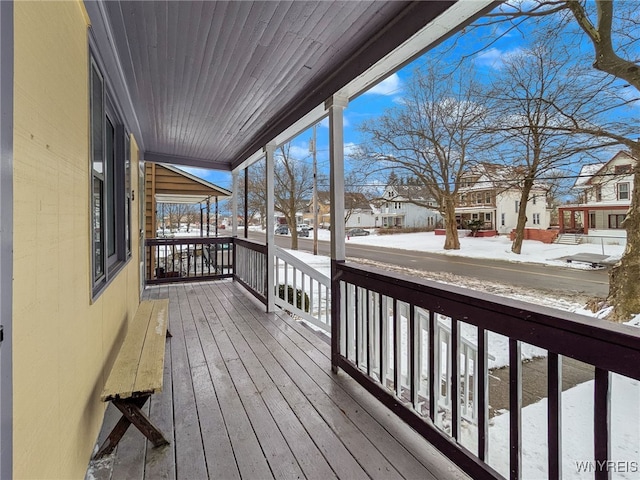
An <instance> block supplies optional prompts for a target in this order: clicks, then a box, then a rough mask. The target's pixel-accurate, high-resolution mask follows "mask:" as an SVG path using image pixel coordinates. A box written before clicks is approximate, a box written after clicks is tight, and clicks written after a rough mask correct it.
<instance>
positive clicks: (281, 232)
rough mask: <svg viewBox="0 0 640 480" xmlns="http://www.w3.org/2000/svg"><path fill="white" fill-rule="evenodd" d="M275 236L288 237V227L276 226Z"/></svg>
mask: <svg viewBox="0 0 640 480" xmlns="http://www.w3.org/2000/svg"><path fill="white" fill-rule="evenodd" d="M275 234H276V235H288V234H289V227H287V226H286V225H278V226H277V227H276V231H275Z"/></svg>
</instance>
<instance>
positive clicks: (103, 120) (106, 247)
mask: <svg viewBox="0 0 640 480" xmlns="http://www.w3.org/2000/svg"><path fill="white" fill-rule="evenodd" d="M90 109H91V115H90V117H91V126H90V128H91V202H92V203H91V217H92V218H91V248H92V272H93V275H92V280H93V293H94V294H95V293H97V292H98V291H99V290H100V289H101V288H102V287H103V286H104V285H106V284H107V283H108V282H109V280H111V278H113V277H114V276H115V274H116V273H117V271H118V270H119V269H120V268H121V266H122V265H123V264H124V261H125V260H126V259H127V258H128V256H129V255H130V254H131V213H130V211H131V165H130V163H131V162H130V158H129V151H128V150H129V139H128V135H127V134H126V132H125V129H124V125H123V124H122V121H121V120H120V118H119V116H118V114H117V111H116V108H115V106H114V103H113V101H112V98H111V97H110V95H109V93H108V90H107V88H106V86H105V79H104V76H103V75H102V72H101V71H100V68H99V67H98V65H97V64H96V62H95V60H93V59H92V61H91V80H90Z"/></svg>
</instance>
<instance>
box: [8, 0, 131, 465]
mask: <svg viewBox="0 0 640 480" xmlns="http://www.w3.org/2000/svg"><path fill="white" fill-rule="evenodd" d="M88 50H89V48H88V35H87V17H86V12H85V11H84V7H83V5H82V3H81V2H77V1H66V2H15V99H14V101H15V110H14V112H15V113H14V116H15V119H14V125H15V133H14V165H15V167H14V195H15V197H14V208H15V211H14V249H15V250H14V285H13V295H14V298H13V308H14V313H13V334H14V340H13V342H14V343H13V351H14V358H13V366H14V373H13V378H14V435H13V438H14V445H13V449H14V478H83V477H84V474H85V471H86V467H87V464H88V461H89V458H90V455H91V453H92V449H93V447H94V444H95V441H96V437H97V434H98V432H99V429H100V426H101V422H102V417H103V413H104V408H105V406H104V404H102V403H101V402H100V401H99V393H100V391H101V389H102V386H103V383H104V377H105V373H106V372H105V371H108V368H109V365H110V362H111V361H112V359H113V352H114V351H116V350H117V348H118V343H117V341H118V340H119V337H118V335H122V332H123V331H124V330H125V329H126V322H127V320H128V318H131V317H132V315H133V313H134V312H135V309H136V307H137V305H138V294H139V273H138V272H139V270H138V239H137V236H136V235H134V236H133V244H132V251H133V259H132V260H131V261H130V262H129V263H128V264H127V265H126V266H125V268H124V269H123V270H122V271H121V272H120V273H119V274H118V276H117V277H116V278H115V279H114V281H113V282H112V283H111V284H110V286H109V287H108V288H107V289H106V290H105V291H104V292H103V293H102V294H101V295H100V296H99V297H98V298H97V299H96V300H95V302H94V303H93V304H92V303H91V277H90V272H91V268H90V235H89V230H90V210H89V160H88V153H89V125H88V118H89V105H88V65H89V58H88ZM132 150H133V151H132V159H133V160H134V161H133V163H132V185H134V188H136V186H137V185H138V183H137V182H138V179H137V176H138V165H137V161H136V159H137V158H138V152H137V147H136V145H135V142H132ZM131 217H132V219H133V221H134V225H133V228H132V231H133V232H137V231H138V226H137V219H138V204H137V202H133V210H132V215H131Z"/></svg>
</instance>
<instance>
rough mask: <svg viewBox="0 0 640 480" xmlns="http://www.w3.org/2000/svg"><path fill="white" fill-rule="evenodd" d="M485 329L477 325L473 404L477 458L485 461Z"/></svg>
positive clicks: (487, 437) (486, 437)
mask: <svg viewBox="0 0 640 480" xmlns="http://www.w3.org/2000/svg"><path fill="white" fill-rule="evenodd" d="M488 353H489V352H488V349H487V331H486V330H485V329H484V328H482V327H478V356H477V360H478V361H477V367H476V369H475V376H476V377H477V379H478V397H479V398H475V397H474V404H476V405H477V406H478V407H477V408H478V458H480V460H482V461H485V460H486V458H487V453H488V446H489V422H488V419H489V368H488V367H489V366H488V363H489V362H488V359H489V355H488Z"/></svg>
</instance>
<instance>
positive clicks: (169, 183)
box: [146, 163, 231, 204]
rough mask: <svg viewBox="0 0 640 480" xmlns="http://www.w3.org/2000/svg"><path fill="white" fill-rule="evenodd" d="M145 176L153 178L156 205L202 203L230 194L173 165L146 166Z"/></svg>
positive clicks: (157, 164) (226, 196)
mask: <svg viewBox="0 0 640 480" xmlns="http://www.w3.org/2000/svg"><path fill="white" fill-rule="evenodd" d="M146 171H147V173H146V175H152V176H154V177H155V180H154V181H153V184H154V185H155V191H154V192H153V194H154V195H155V199H156V202H157V203H188V204H196V203H200V202H204V201H206V200H207V198H209V197H218V198H228V197H230V196H231V192H230V191H229V190H227V189H225V188H222V187H219V186H217V185H214V184H213V183H210V182H207V181H206V180H203V179H202V178H198V177H196V176H195V175H192V174H190V173H189V172H185V171H184V170H182V169H180V168H176V167H174V166H173V165H165V164H159V163H156V164H150V163H149V164H147V165H146Z"/></svg>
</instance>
